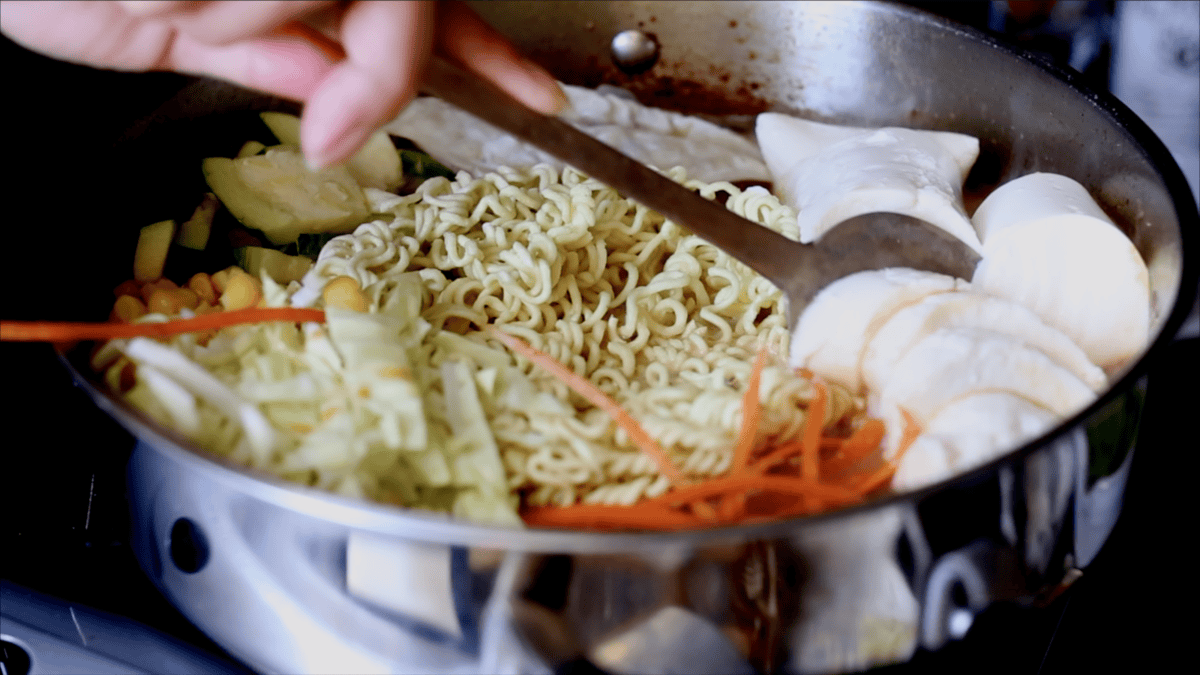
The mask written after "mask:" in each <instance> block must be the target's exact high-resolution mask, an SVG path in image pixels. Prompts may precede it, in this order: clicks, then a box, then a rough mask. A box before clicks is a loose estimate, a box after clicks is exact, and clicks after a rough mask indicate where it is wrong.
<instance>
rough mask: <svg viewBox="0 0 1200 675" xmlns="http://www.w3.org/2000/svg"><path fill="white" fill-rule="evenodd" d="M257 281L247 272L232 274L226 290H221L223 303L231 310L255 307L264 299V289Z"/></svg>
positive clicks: (227, 309)
mask: <svg viewBox="0 0 1200 675" xmlns="http://www.w3.org/2000/svg"><path fill="white" fill-rule="evenodd" d="M257 281H258V280H257V279H255V278H254V277H252V276H250V275H249V274H246V273H245V272H240V271H239V272H234V273H232V274H230V275H229V281H228V282H227V283H226V285H225V290H224V291H222V292H221V305H222V306H223V307H224V308H225V309H226V311H231V312H232V311H235V310H239V309H247V308H249V307H254V306H255V305H257V304H258V302H259V301H260V300H262V289H261V288H260V286H259V284H258V283H256V282H257Z"/></svg>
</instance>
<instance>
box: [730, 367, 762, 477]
mask: <svg viewBox="0 0 1200 675" xmlns="http://www.w3.org/2000/svg"><path fill="white" fill-rule="evenodd" d="M766 365H767V348H766V347H765V346H764V347H762V348H760V349H759V350H758V356H756V357H755V358H754V367H753V368H751V369H750V379H749V380H748V381H747V382H746V391H745V392H744V393H743V394H742V429H741V433H739V434H738V440H737V445H735V446H734V449H733V463H732V465H731V468H730V469H729V472H730V473H731V474H733V473H738V472H740V471H741V470H742V469H744V468H746V465H747V464H749V462H750V453H751V452H752V451H753V450H754V438H755V436H757V435H758V422H759V418H760V417H761V416H762V406H761V405H760V404H759V401H758V390H759V386H760V384H761V383H762V371H763V368H764V367H765V366H766Z"/></svg>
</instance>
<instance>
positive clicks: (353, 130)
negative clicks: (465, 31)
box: [300, 2, 434, 166]
mask: <svg viewBox="0 0 1200 675" xmlns="http://www.w3.org/2000/svg"><path fill="white" fill-rule="evenodd" d="M433 18H434V8H433V5H432V4H431V3H428V2H378V3H377V2H356V3H353V4H351V5H350V7H349V8H348V9H347V10H346V13H345V15H344V16H343V17H342V24H341V35H340V37H341V43H342V45H343V47H344V48H345V50H346V59H345V60H344V61H342V62H341V63H339V64H338V65H337V66H336V67H335V68H334V69H333V71H332V72H330V73H329V75H328V77H327V78H326V79H325V80H324V81H322V82H321V84H320V85H319V86H318V88H317V90H316V91H315V92H314V93H313V94H312V96H311V97H309V99H308V101H307V103H306V105H305V107H304V114H303V115H302V117H301V122H300V140H301V145H302V146H303V148H304V153H305V156H306V157H307V158H308V160H309V162H310V163H311V164H313V165H314V166H328V165H330V164H335V163H337V162H340V161H342V160H344V159H347V158H348V157H349V156H350V155H352V154H353V153H354V152H355V150H357V149H358V148H359V147H360V146H361V145H362V144H363V142H365V141H366V139H367V138H368V137H369V136H370V135H371V134H372V133H374V131H375V129H378V128H379V127H380V126H382V125H383V124H384V123H385V122H387V121H388V120H391V119H392V118H393V117H395V116H396V114H397V113H398V112H399V111H400V109H401V108H403V107H404V106H405V105H407V104H408V102H409V101H411V100H412V98H413V97H414V96H415V95H416V91H417V83H418V80H419V76H420V73H421V72H422V71H423V70H424V66H425V62H426V59H428V57H429V52H430V49H431V41H432V39H433Z"/></svg>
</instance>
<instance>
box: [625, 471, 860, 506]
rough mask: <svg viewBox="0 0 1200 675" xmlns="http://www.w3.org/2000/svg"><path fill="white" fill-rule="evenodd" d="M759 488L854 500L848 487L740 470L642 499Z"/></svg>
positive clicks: (682, 500) (686, 499)
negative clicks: (739, 471)
mask: <svg viewBox="0 0 1200 675" xmlns="http://www.w3.org/2000/svg"><path fill="white" fill-rule="evenodd" d="M749 490H760V491H764V492H781V493H785V494H794V495H800V496H806V495H807V496H813V497H817V498H819V499H824V500H831V501H845V500H854V499H856V498H857V497H858V494H856V493H855V492H854V491H852V490H848V489H846V488H843V487H839V486H836V485H825V484H822V483H817V482H815V481H809V480H804V479H802V478H789V477H787V476H760V475H755V474H750V473H740V474H736V475H733V476H724V477H721V478H713V479H711V480H706V481H704V482H702V483H694V484H692V485H684V486H680V487H676V488H674V489H672V490H670V491H669V492H667V493H666V494H662V495H659V496H657V497H653V498H651V499H647V500H645V501H643V502H642V503H644V504H664V505H673V504H688V503H691V502H694V501H696V500H700V499H709V498H711V497H717V496H721V495H724V494H726V493H730V492H745V491H749Z"/></svg>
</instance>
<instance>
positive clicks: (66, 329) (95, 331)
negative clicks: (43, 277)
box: [0, 307, 325, 342]
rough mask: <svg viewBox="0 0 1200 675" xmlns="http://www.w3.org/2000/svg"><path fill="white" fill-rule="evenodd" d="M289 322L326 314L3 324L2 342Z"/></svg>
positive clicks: (253, 312)
mask: <svg viewBox="0 0 1200 675" xmlns="http://www.w3.org/2000/svg"><path fill="white" fill-rule="evenodd" d="M268 321H288V322H292V323H304V322H307V321H315V322H318V323H320V322H324V321H325V312H323V311H321V310H319V309H301V308H298V307H264V308H251V309H239V310H235V311H232V312H214V313H212V314H203V315H200V316H197V317H195V318H191V319H174V320H171V321H166V322H162V323H76V322H68V321H4V322H0V341H6V342H7V341H13V342H73V341H76V340H113V339H116V338H128V337H171V336H172V335H179V334H181V333H194V332H197V331H204V330H214V329H219V328H226V327H228V326H236V325H239V324H246V323H264V322H268Z"/></svg>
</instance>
